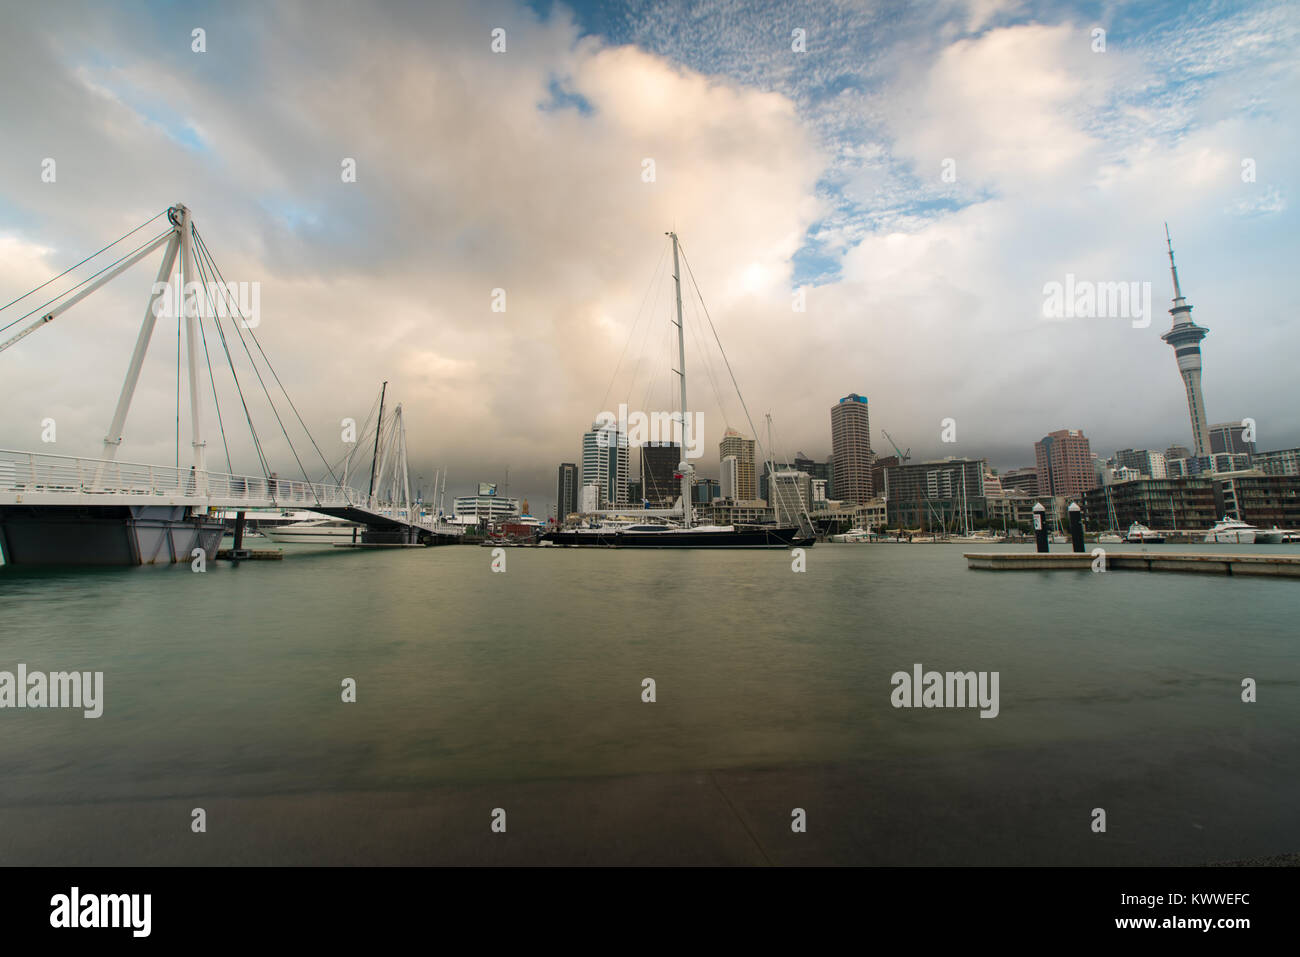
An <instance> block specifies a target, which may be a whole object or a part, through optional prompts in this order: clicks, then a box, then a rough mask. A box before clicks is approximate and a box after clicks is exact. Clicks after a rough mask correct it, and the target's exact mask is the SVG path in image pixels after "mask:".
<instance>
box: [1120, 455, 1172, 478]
mask: <svg viewBox="0 0 1300 957" xmlns="http://www.w3.org/2000/svg"><path fill="white" fill-rule="evenodd" d="M1115 465H1116V467H1117V468H1130V469H1134V470H1136V471H1137V472H1138V473H1139V474H1141V475H1143V476H1145V477H1147V478H1157V479H1162V478H1165V477H1166V476H1167V475H1168V469H1167V468H1166V467H1165V455H1164V453H1163V452H1156V451H1154V450H1152V449H1120V450H1119V451H1118V452H1116V453H1115Z"/></svg>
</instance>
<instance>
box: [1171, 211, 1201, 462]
mask: <svg viewBox="0 0 1300 957" xmlns="http://www.w3.org/2000/svg"><path fill="white" fill-rule="evenodd" d="M1165 244H1166V245H1167V246H1168V247H1169V272H1170V273H1171V274H1172V275H1173V277H1174V307H1173V308H1172V309H1170V310H1169V314H1170V315H1171V316H1173V317H1174V324H1173V326H1172V327H1171V328H1170V329H1169V331H1168V332H1166V333H1165V334H1164V335H1163V336H1161V337H1160V338H1161V339H1163V340H1165V342H1167V343H1169V344H1170V345H1171V346H1173V347H1174V355H1175V356H1176V357H1177V359H1178V371H1179V373H1180V374H1181V375H1182V377H1183V385H1185V386H1186V387H1187V411H1188V412H1190V413H1191V416H1192V442H1193V444H1194V446H1195V448H1194V449H1193V454H1195V455H1197V456H1201V455H1209V454H1210V427H1209V423H1208V420H1207V419H1206V418H1205V396H1204V395H1202V394H1201V340H1202V339H1204V338H1205V336H1206V334H1207V333H1208V332H1209V331H1210V330H1209V329H1206V328H1205V327H1203V326H1198V325H1197V324H1196V323H1194V322H1192V307H1191V306H1189V305H1188V304H1187V300H1186V299H1184V298H1183V290H1182V288H1181V287H1180V286H1179V285H1178V267H1177V266H1175V265H1174V243H1173V240H1172V239H1170V237H1169V224H1168V223H1165Z"/></svg>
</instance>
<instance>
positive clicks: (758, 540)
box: [541, 528, 816, 548]
mask: <svg viewBox="0 0 1300 957" xmlns="http://www.w3.org/2000/svg"><path fill="white" fill-rule="evenodd" d="M541 540H542V541H543V542H550V543H551V544H553V545H575V546H578V547H587V548H809V547H811V546H812V545H813V543H814V542H815V541H816V539H815V538H814V537H812V536H805V535H800V534H799V529H797V528H746V529H739V530H737V531H733V532H715V531H701V532H696V531H684V532H625V531H619V530H611V531H609V532H601V531H600V530H598V529H597V530H594V531H567V532H565V531H561V532H547V533H546V534H545V535H543V536H542V539H541Z"/></svg>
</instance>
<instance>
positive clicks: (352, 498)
mask: <svg viewBox="0 0 1300 957" xmlns="http://www.w3.org/2000/svg"><path fill="white" fill-rule="evenodd" d="M3 505H19V506H26V507H39V506H55V505H63V506H67V505H75V506H123V505H135V506H139V505H172V506H176V505H179V506H187V507H190V508H197V509H208V508H215V509H241V508H243V509H251V508H297V509H304V510H307V511H313V512H320V513H322V514H324V515H331V516H334V517H337V518H343V519H347V520H348V521H353V522H360V523H362V524H365V525H368V526H372V527H389V528H396V527H401V526H411V525H414V526H417V527H420V528H429V527H431V523H430V522H423V521H419V520H418V519H417V520H416V521H411V520H409V519H408V518H407V517H406V516H405V515H404V514H402V510H401V509H398V508H389V507H385V506H379V505H375V504H373V503H372V502H371V501H370V500H369V499H368V497H367V496H366V495H365V494H364V493H362V492H359V491H357V490H356V489H354V488H350V487H348V486H342V485H329V484H320V483H314V482H295V481H290V480H287V479H278V478H277V479H267V478H266V477H264V476H260V475H229V474H226V473H224V472H211V471H204V472H196V471H194V470H193V469H185V468H176V467H174V466H170V465H141V464H138V463H131V462H110V461H108V460H106V459H84V458H73V457H71V456H66V455H51V454H49V453H45V452H19V451H14V450H11V449H0V506H3Z"/></svg>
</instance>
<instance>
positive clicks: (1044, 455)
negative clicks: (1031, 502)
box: [1034, 429, 1097, 498]
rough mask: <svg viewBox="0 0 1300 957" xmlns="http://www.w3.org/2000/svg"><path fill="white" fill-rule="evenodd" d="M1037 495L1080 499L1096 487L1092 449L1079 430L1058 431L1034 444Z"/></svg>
mask: <svg viewBox="0 0 1300 957" xmlns="http://www.w3.org/2000/svg"><path fill="white" fill-rule="evenodd" d="M1034 458H1035V459H1036V460H1037V462H1038V469H1037V470H1038V494H1039V495H1069V496H1073V497H1076V498H1077V497H1079V496H1081V495H1083V493H1084V492H1086V491H1087V490H1088V489H1090V488H1096V487H1097V473H1096V470H1095V469H1094V468H1093V465H1092V449H1091V447H1090V445H1089V443H1088V439H1087V437H1086V436H1085V435H1084V434H1083V433H1082V432H1080V431H1079V430H1078V429H1058V430H1057V431H1055V432H1051V433H1048V434H1047V435H1045V436H1043V438H1042V439H1041V440H1039V441H1038V442H1035V443H1034Z"/></svg>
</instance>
